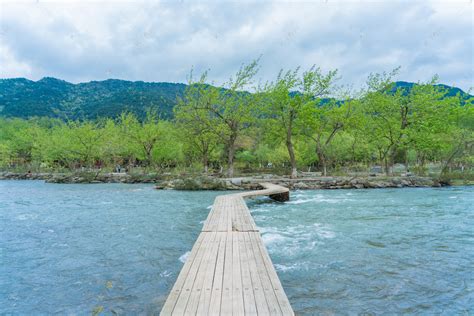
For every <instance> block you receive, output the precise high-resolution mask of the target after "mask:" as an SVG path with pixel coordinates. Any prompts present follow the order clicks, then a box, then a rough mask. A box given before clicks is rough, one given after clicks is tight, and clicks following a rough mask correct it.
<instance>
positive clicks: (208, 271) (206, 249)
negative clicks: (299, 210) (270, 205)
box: [161, 183, 294, 316]
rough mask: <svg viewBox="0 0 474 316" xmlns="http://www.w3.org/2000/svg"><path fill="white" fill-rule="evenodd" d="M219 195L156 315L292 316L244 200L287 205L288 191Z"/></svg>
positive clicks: (274, 188) (272, 189)
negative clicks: (265, 197) (266, 198)
mask: <svg viewBox="0 0 474 316" xmlns="http://www.w3.org/2000/svg"><path fill="white" fill-rule="evenodd" d="M261 185H262V186H263V187H264V188H265V189H264V190H259V191H251V192H245V193H237V194H229V195H221V196H218V197H217V198H216V199H215V201H214V205H213V206H212V210H211V212H210V213H209V215H208V217H207V220H206V222H205V223H204V226H203V229H202V232H201V233H200V234H199V237H198V239H197V240H196V243H195V244H194V246H193V249H192V250H191V254H190V255H189V257H188V259H187V260H186V263H185V264H184V266H183V268H182V269H181V272H180V273H179V276H178V279H177V280H176V283H175V284H174V286H173V288H172V290H171V292H170V294H169V296H168V298H167V300H166V302H165V305H164V306H163V309H162V310H161V315H162V316H165V315H294V313H293V310H292V308H291V306H290V303H289V301H288V298H287V297H286V294H285V292H284V291H283V288H282V286H281V283H280V280H279V279H278V276H277V274H276V272H275V269H274V268H273V264H272V262H271V260H270V257H269V256H268V253H267V250H266V249H265V246H264V245H263V242H262V238H261V237H260V233H259V231H258V228H257V226H256V225H255V222H254V220H253V218H252V216H251V215H250V212H249V209H248V208H247V205H246V204H245V201H244V198H245V197H252V196H258V195H269V196H270V197H272V198H275V199H277V200H288V198H289V191H288V189H287V188H284V187H281V186H278V185H274V184H270V183H262V184H261Z"/></svg>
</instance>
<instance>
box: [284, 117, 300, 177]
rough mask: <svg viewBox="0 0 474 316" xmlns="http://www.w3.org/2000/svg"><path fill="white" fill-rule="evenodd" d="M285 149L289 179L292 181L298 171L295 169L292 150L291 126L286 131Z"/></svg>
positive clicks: (294, 157)
mask: <svg viewBox="0 0 474 316" xmlns="http://www.w3.org/2000/svg"><path fill="white" fill-rule="evenodd" d="M286 148H287V149H288V155H289V156H290V164H291V175H290V178H292V179H294V178H296V177H298V170H297V168H296V156H295V150H294V149H293V142H292V140H291V125H290V128H288V129H287V133H286Z"/></svg>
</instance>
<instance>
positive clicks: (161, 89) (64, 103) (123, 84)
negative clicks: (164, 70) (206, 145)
mask: <svg viewBox="0 0 474 316" xmlns="http://www.w3.org/2000/svg"><path fill="white" fill-rule="evenodd" d="M413 85H415V84H414V83H410V82H404V81H398V82H396V83H395V86H396V88H397V89H399V88H403V89H411V87H413ZM443 87H444V88H446V89H447V95H449V96H452V95H456V94H458V93H459V94H460V95H461V97H462V99H463V100H465V102H470V103H472V102H473V100H474V97H473V96H471V95H469V94H467V93H465V92H464V91H462V90H461V89H459V88H455V87H449V86H444V85H443ZM185 89H186V85H185V84H181V83H168V82H143V81H125V80H116V79H109V80H104V81H91V82H86V83H79V84H72V83H69V82H67V81H64V80H59V79H56V78H48V77H47V78H43V79H41V80H38V81H31V80H28V79H25V78H15V79H0V116H3V117H19V118H29V117H35V116H46V117H56V118H61V119H73V120H76V119H96V118H100V117H112V118H114V117H117V116H118V115H120V114H121V113H122V112H124V111H128V112H133V113H135V114H136V115H137V116H138V117H140V118H143V117H144V116H145V114H146V112H147V111H148V110H154V111H156V112H157V113H158V114H159V115H160V116H161V117H162V118H171V117H172V116H173V107H174V106H175V105H176V100H177V98H178V97H180V96H182V95H183V93H184V90H185ZM323 103H324V100H323Z"/></svg>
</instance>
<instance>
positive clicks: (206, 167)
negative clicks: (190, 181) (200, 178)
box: [202, 153, 209, 173]
mask: <svg viewBox="0 0 474 316" xmlns="http://www.w3.org/2000/svg"><path fill="white" fill-rule="evenodd" d="M202 165H203V167H204V173H207V172H208V171H209V158H208V155H207V153H205V154H204V155H203V156H202Z"/></svg>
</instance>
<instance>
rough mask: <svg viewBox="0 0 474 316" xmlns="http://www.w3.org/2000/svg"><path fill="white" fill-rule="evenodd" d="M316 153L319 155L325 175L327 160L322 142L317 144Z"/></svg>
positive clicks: (325, 174)
mask: <svg viewBox="0 0 474 316" xmlns="http://www.w3.org/2000/svg"><path fill="white" fill-rule="evenodd" d="M316 154H317V155H318V159H319V165H320V167H321V171H322V173H323V175H324V176H327V162H326V156H325V155H324V152H323V150H322V148H321V145H320V144H316Z"/></svg>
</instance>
